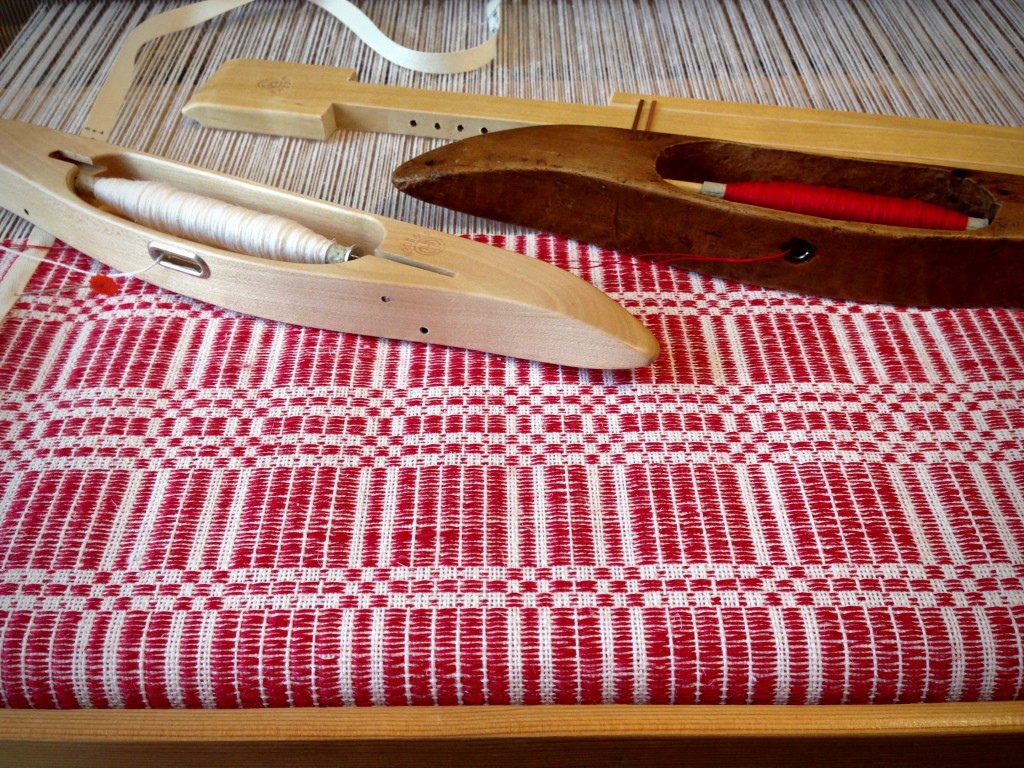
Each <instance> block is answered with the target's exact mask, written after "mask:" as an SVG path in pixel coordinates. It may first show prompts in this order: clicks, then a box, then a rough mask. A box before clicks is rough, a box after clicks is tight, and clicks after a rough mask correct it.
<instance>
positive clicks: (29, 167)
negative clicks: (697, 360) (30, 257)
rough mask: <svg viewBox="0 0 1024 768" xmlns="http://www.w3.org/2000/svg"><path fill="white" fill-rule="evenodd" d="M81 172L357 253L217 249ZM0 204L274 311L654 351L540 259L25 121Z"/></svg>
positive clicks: (331, 325)
mask: <svg viewBox="0 0 1024 768" xmlns="http://www.w3.org/2000/svg"><path fill="white" fill-rule="evenodd" d="M81 174H94V175H96V176H98V177H100V178H105V177H108V176H109V177H114V178H123V179H132V180H137V181H153V182H161V183H162V184H166V185H170V186H171V187H174V188H176V189H179V190H182V191H185V192H192V193H195V194H201V195H204V196H206V197H208V198H211V199H215V200H218V201H222V202H224V203H228V204H230V205H232V206H239V207H244V208H246V209H248V210H251V211H254V212H259V213H261V214H275V215H277V216H281V217H286V218H287V219H288V220H289V221H293V222H295V223H297V224H299V225H302V226H303V227H307V228H309V229H310V230H312V231H313V232H315V233H317V234H318V235H321V236H323V237H324V238H328V239H330V240H333V241H336V242H339V243H343V244H358V245H359V246H360V248H359V250H360V251H361V252H362V253H364V254H365V255H362V256H360V257H358V258H355V259H354V260H350V261H346V262H340V263H314V264H309V263H292V262H282V261H277V260H274V259H272V258H261V257H258V256H253V255H251V254H246V253H240V252H234V251H230V250H226V249H225V247H218V246H217V245H212V244H210V243H204V242H199V241H198V238H197V239H196V240H193V239H190V238H188V237H184V236H180V235H175V234H173V233H168V232H165V231H161V230H156V229H153V228H151V227H147V226H145V225H144V224H141V223H138V222H136V221H132V220H129V219H127V218H124V217H121V216H118V215H116V214H114V213H112V212H111V211H108V210H106V209H103V208H101V207H100V206H98V205H97V204H95V202H94V201H92V200H90V199H88V197H87V194H88V193H87V190H88V188H89V185H84V184H79V185H76V179H77V177H78V176H79V175H81ZM76 186H77V187H80V188H82V189H85V190H86V194H82V193H80V192H78V191H76ZM0 207H2V208H5V209H7V210H9V211H11V212H12V213H14V214H16V215H18V216H22V217H24V218H25V219H27V220H29V221H31V222H32V223H33V224H35V225H36V226H38V227H42V228H43V229H45V230H46V231H48V232H50V233H51V234H53V235H54V236H55V237H58V238H60V239H61V240H63V241H64V242H66V243H67V244H68V245H70V246H72V247H74V248H76V249H78V250H80V251H81V252H83V253H86V254H88V255H90V256H92V257H93V258H96V259H98V260H100V261H102V262H104V263H106V264H107V265H109V266H110V267H113V268H114V269H116V270H119V271H121V272H134V271H136V270H139V269H140V268H141V267H145V266H146V265H153V266H152V267H151V268H150V269H147V270H146V271H145V272H142V273H141V274H139V275H138V276H139V278H140V279H143V280H146V281H147V282H150V283H153V284H155V285H158V286H160V287H162V288H165V289H168V290H170V291H174V292H176V293H180V294H183V295H185V296H190V297H192V298H195V299H199V300H201V301H205V302H208V303H211V304H215V305H217V306H220V307H224V308H226V309H232V310H236V311H239V312H244V313H246V314H251V315H255V316H258V317H264V318H268V319H271V320H279V321H283V322H288V323H295V324H298V325H306V326H310V327H314V328H324V329H328V330H335V331H343V332H349V333H358V334H365V335H369V336H381V337H387V338H393V339H403V340H409V341H421V342H430V343H435V344H443V345H446V346H456V347H464V348H468V349H476V350H482V351H486V352H493V353H496V354H502V355H509V356H513V357H521V358H527V359H531V360H538V361H542V362H551V363H559V364H564V365H571V366H576V367H584V368H635V367H640V366H643V365H647V364H648V363H650V362H652V361H653V360H654V359H655V358H656V357H657V356H658V352H659V347H658V343H657V341H656V340H655V338H654V337H653V336H652V335H651V333H650V331H648V330H647V329H646V328H645V327H644V326H643V325H642V324H641V323H640V322H639V321H638V320H636V318H634V317H633V316H632V315H630V314H629V313H628V312H627V311H626V310H625V309H624V308H623V307H622V306H620V305H619V304H618V303H616V302H615V301H614V300H613V299H612V298H610V297H609V296H608V295H606V294H605V293H603V292H601V291H600V290H598V289H597V288H596V287H594V286H593V285H591V284H590V283H587V282H586V281H584V280H582V279H580V278H578V277H576V276H575V275H572V274H571V273H569V272H567V271H565V270H562V269H558V268H557V267H555V266H553V265H551V264H548V263H545V262H543V261H539V260H537V259H534V258H531V257H529V256H524V255H522V254H518V253H514V252H512V251H506V250H503V249H500V248H493V247H491V246H487V245H484V244H481V243H475V242H472V241H470V240H467V239H465V238H459V237H454V236H451V235H446V234H443V233H440V232H435V231H433V230H429V229H425V228H423V227H417V226H414V225H411V224H406V223H403V222H400V221H395V220H392V219H386V218H384V217H380V216H375V215H371V214H369V213H366V212H363V211H357V210H353V209H350V208H345V207H342V206H338V205H332V204H330V203H327V202H324V201H321V200H316V199H313V198H309V197H304V196H301V195H295V194H291V193H288V192H285V191H283V190H279V189H274V188H272V187H267V186H264V185H260V184H254V183H252V182H249V181H246V180H243V179H238V178H234V177H231V176H226V175H223V174H218V173H214V172H211V171H207V170H204V169H201V168H197V167H195V166H190V165H185V164H182V163H175V162H172V161H170V160H167V159H165V158H160V157H156V156H153V155H148V154H145V153H142V152H137V151H133V150H129V149H124V148H121V147H117V146H114V145H111V144H107V143H104V142H102V141H98V140H91V139H85V138H82V137H78V136H73V135H71V134H66V133H62V132H60V131H54V130H51V129H48V128H42V127H39V126H34V125H29V124H27V123H20V122H15V121H8V120H4V121H0ZM154 261H155V262H156V264H154Z"/></svg>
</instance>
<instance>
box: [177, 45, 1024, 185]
mask: <svg viewBox="0 0 1024 768" xmlns="http://www.w3.org/2000/svg"><path fill="white" fill-rule="evenodd" d="M355 78H356V73H355V71H354V70H352V69H346V68H338V67H325V66H317V65H311V64H295V63H286V62H273V61H263V60H255V59H236V60H233V61H229V62H226V63H225V64H223V65H222V66H221V67H220V68H219V69H218V70H217V71H216V72H215V73H214V74H213V75H212V76H211V77H210V79H209V80H207V82H206V83H204V84H203V85H202V86H201V87H200V88H199V89H198V90H197V92H196V93H195V95H194V96H193V98H192V99H191V100H190V101H189V103H188V104H187V105H186V106H185V109H184V112H185V114H186V115H188V116H189V117H191V118H193V119H195V120H197V121H198V122H200V123H201V124H203V125H204V126H207V127H210V128H220V129H227V130H235V131H246V132H252V133H267V134H273V135H281V136H295V137H300V138H307V139H326V138H327V137H328V136H330V135H331V134H333V133H334V132H335V131H338V130H359V131H374V132H381V133H397V134H408V135H416V136H436V137H438V138H445V139H462V138H467V137H469V136H474V135H480V134H484V133H494V132H496V131H503V130H508V129H511V128H521V127H526V126H533V125H557V124H567V123H571V124H575V125H588V126H597V127H618V128H628V127H630V125H631V124H632V123H633V120H634V118H635V116H636V114H637V106H638V104H639V103H640V102H641V101H642V102H644V104H645V105H648V106H647V107H646V109H647V110H648V113H647V115H646V116H645V124H646V127H647V128H648V129H649V130H653V131H657V132H660V133H673V134H682V135H687V136H693V137H701V138H715V139H721V140H725V141H735V142H745V143H750V144H759V145H763V146H769V147H775V148H780V149H791V150H798V151H805V152H816V153H819V154H826V155H836V156H842V157H855V158H864V159H874V160H890V161H904V162H917V163H926V164H934V165H943V166H950V167H956V168H969V169H974V170H988V171H997V172H1001V173H1014V174H1024V129H1020V128H1009V127H1003V126H991V125H978V124H973V123H958V122H951V121H945V120H934V119H924V118H908V117H893V116H883V115H870V114H860V113H850V112H834V111H827V110H816V109H805V108H796V107H776V106H767V105H752V104H738V103H730V102H720V101H705V100H700V99H687V98H674V97H663V96H652V95H649V94H632V93H616V94H613V95H612V96H611V99H610V102H609V104H608V105H605V106H600V105H587V104H571V103H562V102H552V101H540V100H534V99H519V98H510V97H499V96H486V95H473V94H460V93H448V92H442V91H432V90H426V89H418V88H403V87H397V86H387V85H373V84H368V83H360V82H358V81H357V80H356V79H355ZM654 103H656V107H655V108H654V111H653V113H650V111H649V110H650V105H651V104H654Z"/></svg>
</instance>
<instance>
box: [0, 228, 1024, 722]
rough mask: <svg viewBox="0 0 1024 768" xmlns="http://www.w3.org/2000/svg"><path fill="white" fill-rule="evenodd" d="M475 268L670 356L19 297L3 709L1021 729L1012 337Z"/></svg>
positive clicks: (40, 288)
mask: <svg viewBox="0 0 1024 768" xmlns="http://www.w3.org/2000/svg"><path fill="white" fill-rule="evenodd" d="M477 239H479V240H481V241H484V242H489V243H491V244H493V245H497V246H501V247H506V248H510V249H513V250H518V251H520V252H522V253H526V254H528V255H531V256H534V257H535V258H539V259H543V260H546V261H550V262H552V263H554V264H556V265H557V266H559V267H563V268H565V269H568V270H570V271H572V272H574V273H576V274H578V275H580V276H582V277H584V278H586V279H588V280H590V281H592V282H594V283H595V284H597V285H598V286H599V287H600V288H602V289H603V290H605V291H607V292H608V293H609V294H610V295H611V296H613V297H614V298H615V299H617V300H618V301H620V302H621V303H622V304H623V305H624V306H626V307H627V308H628V309H629V310H630V311H631V312H633V313H634V314H635V315H636V316H638V317H639V318H640V319H641V320H642V321H643V322H645V323H646V324H647V325H648V327H650V328H651V329H652V331H653V332H654V333H655V334H656V335H657V337H658V338H659V341H660V342H661V344H662V347H663V353H662V356H661V358H660V359H659V360H658V361H657V362H656V363H655V364H654V365H652V366H650V367H647V368H643V369H639V370H635V371H616V372H602V371H591V370H577V369H572V368H564V367H559V366H554V365H546V364H540V363H531V362H526V361H523V360H514V359H506V358H502V357H498V356H494V355H487V354H483V353H477V352H470V351H466V350H460V349H451V348H443V347H438V346H431V345H426V344H414V343H406V342H395V341H388V340H380V339H372V338H366V337H359V336H354V335H347V334H339V333H333V332H327V331H319V330H314V329H309V328H303V327H297V326H291V325H287V324H281V323H274V322H269V321H264V320H260V319H255V318H252V317H247V316H242V315H238V314H234V313H232V312H228V311H224V310H221V309H217V308H214V307H211V306H208V305H205V304H201V303H199V302H195V301H192V300H189V299H186V298H182V297H180V296H176V295H173V294H170V293H167V292H164V291H162V290H160V289H157V288H155V287H152V286H150V285H148V284H145V283H143V282H141V281H139V280H128V281H125V282H124V283H123V287H122V290H121V291H120V292H119V293H117V294H116V295H114V296H104V295H100V294H97V293H92V292H89V291H88V290H87V289H85V288H84V286H85V280H86V278H84V276H83V275H80V274H75V273H70V272H67V271H66V270H64V269H62V268H60V267H58V266H53V265H50V264H44V265H42V266H41V267H40V268H39V270H38V271H37V273H36V275H35V276H34V277H33V279H32V281H31V282H30V284H29V286H28V290H27V291H26V293H25V294H23V295H22V296H21V297H20V298H19V299H18V301H17V303H16V304H15V306H14V308H13V310H12V311H11V312H10V313H9V315H8V316H7V317H6V318H5V319H4V321H3V323H2V325H0V371H2V376H0V382H2V386H0V458H2V467H0V565H2V571H0V702H2V704H3V706H7V707H229V708H234V707H265V706H333V705H406V704H482V703H491V704H501V703H576V702H579V703H601V702H651V703H692V702H697V703H719V702H724V703H830V702H846V703H862V702H863V703H866V702H875V703H891V702H915V701H974V700H991V699H1003V700H1008V699H1016V698H1019V697H1020V694H1021V686H1022V681H1024V558H1022V555H1021V550H1022V547H1024V493H1022V490H1021V489H1022V486H1024V314H1022V313H1021V312H1020V311H1019V310H1001V309H978V310H964V309H958V310H950V309H934V310H925V309H907V308H900V307H887V306H877V305H868V304H858V303H852V302H841V301H831V300H824V299H817V298H809V297H805V296H799V295H794V294H786V293H781V292H775V291H770V290H764V289H759V288H753V287H745V286H741V285H738V284H735V283H730V282H726V281H722V280H712V279H708V278H704V277H700V276H697V275H694V274H692V273H689V272H686V271H683V270H681V269H676V268H673V267H671V266H667V265H663V264H656V263H653V262H650V261H645V260H642V259H635V258H632V257H628V256H625V255H623V254H618V253H614V252H610V251H606V250H602V249H599V248H595V247H590V246H585V245H581V244H578V243H575V242H571V241H566V240H563V239H559V238H555V237H548V236H540V235H537V236H533V235H531V236H517V237H511V236H510V237H503V236H478V237H477ZM11 247H13V248H14V249H15V250H17V249H18V247H19V244H17V243H14V244H11ZM58 247H59V246H58ZM12 258H13V257H12V256H11V255H5V256H4V257H3V261H0V270H4V269H7V268H8V267H9V265H10V263H11V260H12ZM60 258H61V259H62V260H64V261H65V262H66V263H68V264H71V265H74V266H78V267H81V268H85V269H96V270H103V269H104V268H102V267H100V266H99V265H97V264H96V263H95V262H92V261H91V260H90V259H88V258H87V257H85V256H82V255H80V254H77V253H75V252H71V253H67V252H66V251H65V252H61V253H60ZM67 289H77V290H67ZM58 291H59V292H58Z"/></svg>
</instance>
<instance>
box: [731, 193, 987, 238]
mask: <svg viewBox="0 0 1024 768" xmlns="http://www.w3.org/2000/svg"><path fill="white" fill-rule="evenodd" d="M725 199H726V200H729V201H731V202H734V203H746V204H748V205H757V206H760V207H762V208H772V209H775V210H778V211H789V212H790V213H802V214H807V215H809V216H820V217H821V218H825V219H841V220H843V221H859V222H867V223H870V224H888V225H891V226H897V227H918V228H923V229H947V230H950V229H951V230H962V229H967V223H968V217H967V216H965V215H964V214H962V213H957V212H956V211H950V210H948V209H946V208H943V207H941V206H938V205H934V204H932V203H926V202H923V201H921V200H907V199H904V198H899V197H888V196H886V195H873V194H868V193H866V192H853V191H850V190H847V189H836V188H834V187H825V186H820V185H817V184H801V183H799V182H793V181H743V182H733V183H730V184H727V185H726V187H725Z"/></svg>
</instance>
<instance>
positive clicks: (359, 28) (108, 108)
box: [82, 0, 501, 140]
mask: <svg viewBox="0 0 1024 768" xmlns="http://www.w3.org/2000/svg"><path fill="white" fill-rule="evenodd" d="M252 1H253V0H204V2H199V3H192V4H190V5H185V6H182V7H181V8H175V9H174V10H171V11H165V12H164V13H161V14H157V15H156V16H153V17H152V18H149V19H146V20H145V21H143V22H142V23H141V24H139V26H137V27H136V28H135V29H133V30H132V31H131V32H130V33H129V35H128V37H127V38H125V41H124V45H123V46H122V47H121V51H120V52H119V53H118V55H117V58H116V59H115V60H114V64H113V66H112V67H111V69H110V74H109V75H107V79H106V81H105V82H104V83H103V87H102V88H101V89H100V92H99V94H97V96H96V101H94V102H93V105H92V109H90V110H89V114H88V116H87V117H86V119H85V125H84V126H83V128H82V135H83V136H85V137H87V138H90V139H101V140H103V139H106V138H107V136H108V135H109V134H110V131H111V129H112V128H113V127H114V122H115V121H116V120H117V113H118V110H119V109H120V108H121V104H122V103H123V102H124V97H125V95H126V94H127V93H128V88H129V86H130V85H131V81H132V73H133V70H134V68H135V58H136V56H137V55H138V53H139V49H140V48H142V46H143V45H145V44H146V43H148V42H149V41H151V40H155V39H156V38H158V37H162V36H164V35H167V34H170V33H172V32H180V31H181V30H183V29H188V28H189V27H193V26H195V25H196V24H201V23H202V22H204V21H209V20H210V19H212V18H214V17H215V16H219V15H221V14H222V13H227V12H228V11H231V10H234V9H235V8H239V7H241V6H243V5H247V4H249V3H251V2H252ZM310 2H312V3H313V4H314V5H317V6H319V7H321V8H323V9H324V10H325V11H327V12H328V13H329V14H331V15H332V16H334V17H335V18H336V19H338V21H340V22H341V23H342V24H344V25H345V26H347V27H348V28H349V29H351V30H352V32H354V33H355V35H356V37H358V38H359V39H360V40H362V41H363V42H364V43H366V45H368V46H369V47H370V48H371V49H373V50H374V51H376V52H377V53H378V54H380V55H381V56H383V57H384V58H385V59H387V60H388V61H391V62H393V63H395V64H398V65H399V66H401V67H405V68H407V69H413V70H418V71H420V72H430V73H435V74H446V73H452V72H468V71H470V70H473V69H477V68H479V67H482V66H485V65H487V64H489V63H490V62H491V61H493V60H494V56H495V54H496V52H497V38H498V29H499V28H500V27H501V0H488V2H487V5H486V8H485V13H486V20H487V33H488V38H487V40H486V41H484V42H483V43H481V44H480V45H478V46H476V47H475V48H467V49H465V50H462V51H449V52H444V53H434V52H427V51H416V50H413V49H412V48H406V47H405V46H403V45H399V44H398V43H396V42H395V41H394V40H392V39H391V38H390V37H388V36H387V35H385V34H384V33H383V32H381V31H380V29H379V28H378V27H377V25H376V24H374V23H373V22H372V21H370V19H369V17H368V16H367V15H366V14H365V13H363V12H362V11H361V10H359V9H358V8H356V7H355V6H354V5H352V3H350V2H348V0H310Z"/></svg>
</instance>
